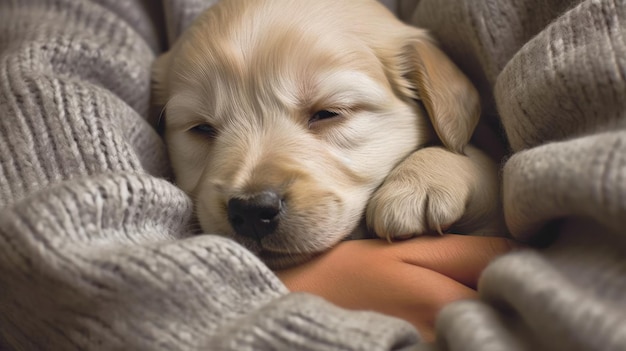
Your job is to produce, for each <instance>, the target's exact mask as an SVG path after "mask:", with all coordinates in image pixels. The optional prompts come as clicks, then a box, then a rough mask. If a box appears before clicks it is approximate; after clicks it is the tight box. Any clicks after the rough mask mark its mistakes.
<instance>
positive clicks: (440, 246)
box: [277, 234, 517, 341]
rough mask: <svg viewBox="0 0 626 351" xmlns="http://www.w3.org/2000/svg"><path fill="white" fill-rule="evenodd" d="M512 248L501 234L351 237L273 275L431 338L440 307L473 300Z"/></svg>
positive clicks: (297, 288)
mask: <svg viewBox="0 0 626 351" xmlns="http://www.w3.org/2000/svg"><path fill="white" fill-rule="evenodd" d="M516 247H517V245H516V244H515V243H513V242H512V241H510V240H508V239H505V238H499V237H480V236H465V235H452V234H448V235H444V236H440V237H433V236H424V237H419V238H416V239H412V240H407V241H401V242H395V243H389V242H386V241H383V240H377V239H373V240H353V241H346V242H343V243H341V244H340V245H338V246H337V247H335V248H334V249H332V250H331V251H329V252H327V253H325V254H323V255H320V256H319V257H317V258H315V259H314V260H312V261H309V262H307V263H305V264H303V265H300V266H296V267H293V268H290V269H286V270H281V271H278V272H277V274H278V276H279V277H280V279H281V280H282V281H283V282H284V283H285V285H286V286H287V287H288V288H289V289H290V290H291V291H294V292H296V291H297V292H308V293H311V294H315V295H318V296H321V297H323V298H325V299H327V300H328V301H330V302H333V303H334V304H336V305H338V306H341V307H344V308H347V309H353V310H374V311H377V312H381V313H385V314H388V315H392V316H396V317H398V318H402V319H404V320H406V321H408V322H410V323H411V324H413V325H414V326H415V327H416V328H417V330H419V331H420V333H421V334H422V336H423V338H424V340H425V341H432V340H433V339H434V335H435V332H434V325H435V319H436V316H437V313H438V312H439V311H440V310H441V308H443V306H445V305H446V304H448V303H450V302H453V301H457V300H462V299H472V298H476V297H477V292H476V286H477V284H478V278H479V277H480V274H481V272H482V271H483V269H484V268H485V267H486V266H487V265H488V264H489V262H491V261H492V260H493V259H495V258H496V257H498V256H500V255H502V254H504V253H506V252H509V251H511V250H512V249H515V248H516Z"/></svg>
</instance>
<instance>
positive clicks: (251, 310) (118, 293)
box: [0, 0, 626, 351]
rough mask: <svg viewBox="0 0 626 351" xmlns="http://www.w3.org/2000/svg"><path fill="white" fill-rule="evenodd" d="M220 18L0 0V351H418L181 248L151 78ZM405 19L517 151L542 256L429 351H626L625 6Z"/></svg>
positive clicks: (439, 12)
mask: <svg viewBox="0 0 626 351" xmlns="http://www.w3.org/2000/svg"><path fill="white" fill-rule="evenodd" d="M277 1H278V0H277ZM392 2H393V1H389V3H392ZM211 3H212V1H209V0H206V1H201V0H162V1H156V0H153V1H148V0H146V1H141V0H136V1H130V0H129V1H116V0H93V1H88V0H3V1H0V349H2V350H4V349H25V350H44V349H50V350H72V349H98V350H107V349H124V350H152V349H154V350H195V349H207V350H218V349H220V350H277V349H284V350H398V349H405V348H406V349H409V348H411V347H415V348H416V349H417V348H419V349H421V348H422V347H425V346H424V345H422V346H420V345H418V344H419V336H418V335H417V333H416V332H415V331H414V329H413V328H412V327H411V326H410V325H408V324H407V323H405V322H403V321H400V320H396V319H394V318H390V317H386V316H382V315H379V314H375V313H370V312H351V311H346V310H342V309H340V308H337V307H335V306H333V305H331V304H329V303H327V302H325V301H323V300H321V299H319V298H316V297H313V296H309V295H305V294H291V293H289V292H288V291H287V289H286V288H285V287H284V286H283V285H282V283H281V282H280V281H279V280H278V279H277V278H276V276H275V275H274V274H273V273H272V272H271V271H270V270H269V269H268V268H266V267H265V266H264V265H263V264H262V263H261V262H259V261H258V260H257V259H256V258H255V257H254V256H253V255H251V254H250V253H248V252H247V251H245V250H244V249H243V248H241V247H240V246H238V245H237V244H235V243H233V242H231V241H229V240H226V239H222V238H219V237H215V236H208V235H204V236H195V237H190V236H189V233H190V232H191V228H190V225H191V224H190V217H191V214H192V206H191V202H190V200H189V199H188V198H187V197H186V196H185V195H184V194H183V193H182V192H181V191H180V190H178V189H177V188H176V187H175V186H174V185H172V184H171V183H169V182H167V181H166V180H164V178H166V176H167V172H168V162H167V159H166V154H165V152H164V146H163V143H162V141H161V140H160V138H159V137H158V135H157V134H156V133H155V132H154V130H153V128H152V127H151V126H150V124H149V123H147V121H146V117H147V115H148V106H149V98H150V93H149V87H150V76H149V74H150V65H151V63H152V61H153V59H154V58H155V55H157V54H158V53H159V52H160V50H161V49H162V48H163V47H164V46H165V44H166V43H167V42H171V41H173V40H175V38H176V37H177V35H178V34H179V33H180V32H181V31H182V30H184V28H185V27H186V25H188V24H189V22H190V21H191V20H192V19H193V18H194V16H195V15H196V14H197V13H198V12H199V11H201V10H202V9H204V8H206V7H208V6H209V5H210V4H211ZM407 3H408V4H407ZM415 4H416V2H413V4H410V1H409V2H407V1H399V3H396V4H394V6H396V7H395V8H396V9H398V11H401V13H400V14H401V15H402V17H403V18H405V19H412V21H413V22H414V23H415V24H417V25H419V26H422V27H426V28H428V29H430V30H431V31H432V32H433V33H434V35H435V37H436V38H438V40H439V41H440V43H441V44H442V47H443V48H444V50H445V51H446V52H447V53H448V54H449V55H450V56H451V57H452V58H453V59H454V60H455V61H456V62H457V64H458V65H459V66H460V67H461V68H462V69H463V70H464V71H465V72H466V73H467V74H468V75H469V76H470V77H471V79H472V80H473V81H474V82H475V83H476V85H477V86H478V87H479V89H480V90H481V93H482V98H483V105H484V109H485V118H486V120H487V121H488V122H489V123H488V124H489V125H491V127H495V128H496V130H498V131H500V133H501V135H502V136H505V137H506V139H507V140H508V145H507V147H508V149H507V152H506V154H507V156H506V158H505V159H503V181H504V192H503V197H504V206H505V213H506V219H507V224H508V226H509V229H510V230H511V232H512V234H513V235H514V236H515V237H517V238H519V239H523V240H529V241H531V242H533V243H542V244H544V245H543V246H541V247H537V248H534V249H529V250H525V251H521V252H515V253H511V254H509V255H506V256H504V257H502V258H501V259H499V260H497V261H495V262H494V263H492V264H491V265H490V266H489V267H488V268H487V270H486V271H485V272H484V274H483V276H482V278H481V281H480V286H479V292H480V295H481V299H480V300H478V301H468V302H460V303H455V304H452V305H450V306H449V307H448V308H446V309H444V311H443V312H442V314H441V315H440V318H439V320H438V325H437V327H438V339H439V342H438V343H437V345H430V346H429V348H433V349H441V350H477V351H478V350H480V351H489V350H542V349H544V350H626V294H625V291H626V255H625V252H626V235H625V234H624V233H626V230H625V229H624V227H625V224H626V1H625V0H578V1H576V0H541V1H540V0H519V1H493V0H421V1H419V4H418V5H417V7H416V8H415V6H411V5H415ZM413 8H415V11H412V9H413ZM409 9H411V12H408V11H409ZM499 128H501V129H499ZM415 345H417V346H415Z"/></svg>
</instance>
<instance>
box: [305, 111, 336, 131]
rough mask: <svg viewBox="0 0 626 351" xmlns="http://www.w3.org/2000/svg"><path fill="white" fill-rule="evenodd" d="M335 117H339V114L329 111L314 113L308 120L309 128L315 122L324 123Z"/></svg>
mask: <svg viewBox="0 0 626 351" xmlns="http://www.w3.org/2000/svg"><path fill="white" fill-rule="evenodd" d="M335 117H339V112H335V111H330V110H320V111H317V112H315V113H314V114H313V115H312V116H311V118H309V128H310V127H311V126H312V125H313V124H314V123H317V122H320V121H325V120H329V119H333V118H335Z"/></svg>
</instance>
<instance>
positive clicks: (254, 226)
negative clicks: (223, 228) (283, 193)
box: [228, 191, 282, 240]
mask: <svg viewBox="0 0 626 351" xmlns="http://www.w3.org/2000/svg"><path fill="white" fill-rule="evenodd" d="M281 203H282V200H281V197H280V196H279V195H278V194H277V193H276V192H274V191H264V192H262V193H259V194H256V195H254V196H251V197H246V198H232V199H230V200H229V201H228V220H229V221H230V224H231V225H232V226H233V229H234V230H235V232H237V234H239V235H243V236H246V237H249V238H252V239H256V240H261V239H262V238H264V237H265V236H267V235H269V234H272V233H273V232H274V231H275V230H276V228H277V227H278V217H279V216H278V214H279V213H280V208H281Z"/></svg>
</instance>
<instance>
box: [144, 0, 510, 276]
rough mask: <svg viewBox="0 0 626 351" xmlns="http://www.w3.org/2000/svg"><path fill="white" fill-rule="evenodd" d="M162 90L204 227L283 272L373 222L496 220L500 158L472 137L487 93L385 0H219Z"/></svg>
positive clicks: (395, 235) (488, 223)
mask: <svg viewBox="0 0 626 351" xmlns="http://www.w3.org/2000/svg"><path fill="white" fill-rule="evenodd" d="M154 92H155V98H156V101H157V103H158V104H162V105H164V106H165V108H164V110H165V115H166V117H165V118H164V119H165V121H164V123H165V140H166V143H167V146H168V149H169V154H170V158H171V163H172V167H173V170H174V174H175V178H176V182H177V184H178V185H179V186H180V187H181V188H182V189H183V190H184V191H186V192H187V193H188V194H189V195H190V196H191V197H192V198H193V199H194V201H195V209H196V214H197V217H198V220H199V222H200V225H201V227H202V229H203V231H204V232H206V233H215V234H221V235H226V236H229V237H232V238H234V239H236V240H237V241H239V242H240V243H242V244H243V245H245V246H246V247H247V248H249V249H250V250H252V251H253V252H255V253H257V254H258V255H259V256H260V257H261V258H262V259H264V260H265V261H266V262H267V263H268V264H269V265H270V266H272V267H275V268H281V267H286V266H289V265H293V264H296V263H299V262H302V261H304V260H307V259H309V258H311V257H312V256H314V255H316V254H318V253H320V252H323V251H325V250H327V249H329V248H330V247H332V246H333V245H335V244H337V243H338V242H339V241H341V240H343V239H344V238H346V237H347V236H349V235H350V234H351V233H352V232H354V231H355V229H356V228H358V227H359V223H360V221H361V220H362V219H363V218H364V219H365V221H366V223H367V227H368V228H369V230H371V231H373V232H374V233H375V234H376V235H378V236H380V237H382V238H387V239H388V240H393V239H404V238H410V237H413V236H416V235H420V234H425V233H433V232H439V233H441V232H443V231H446V230H449V229H453V230H455V231H458V232H462V233H474V232H481V233H485V232H488V231H491V230H497V229H494V228H496V227H494V225H493V223H498V222H499V221H498V220H497V218H498V217H499V216H500V215H499V207H500V206H499V201H498V198H499V196H498V193H499V190H498V183H499V182H498V179H497V168H496V167H495V165H494V164H493V163H492V162H491V161H490V160H489V159H488V158H487V157H486V156H485V155H483V154H482V153H481V152H479V151H478V150H476V149H474V148H472V147H471V146H468V145H467V144H468V141H469V139H470V137H471V135H472V133H473V131H474V128H475V126H476V124H477V122H478V119H479V114H480V108H479V98H478V94H477V92H476V90H475V89H474V87H473V86H472V84H471V83H470V82H469V80H468V79H467V78H466V77H465V76H464V75H463V73H461V71H460V70H459V69H458V68H457V67H456V66H455V65H454V64H453V63H452V62H451V61H450V60H449V59H448V58H447V57H446V56H445V55H444V54H443V53H442V52H441V51H440V50H439V49H438V48H437V47H436V46H435V45H434V44H433V42H432V41H431V40H430V38H429V37H428V35H427V33H426V32H425V31H424V30H421V29H418V28H414V27H410V26H408V25H405V24H403V23H402V22H400V21H399V20H398V19H396V18H395V17H394V16H393V15H392V14H391V13H390V12H389V11H388V10H387V9H386V8H385V7H384V6H382V5H381V4H379V3H378V2H377V1H375V0H351V1H348V0H342V1H336V0H315V1H302V0H281V1H275V0H222V1H221V2H219V3H218V4H216V5H215V6H213V7H211V8H210V9H209V10H207V11H206V12H205V13H203V14H201V15H200V16H199V18H197V19H196V20H195V22H194V23H193V24H192V25H191V27H190V28H189V29H188V30H187V31H186V32H185V33H184V34H183V35H182V37H181V38H180V39H179V40H178V41H177V43H176V44H175V45H174V46H173V47H172V49H171V50H170V51H169V52H168V53H166V54H164V55H163V56H161V57H160V58H159V59H158V60H157V61H156V62H155V64H154ZM498 228H499V227H498Z"/></svg>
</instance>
